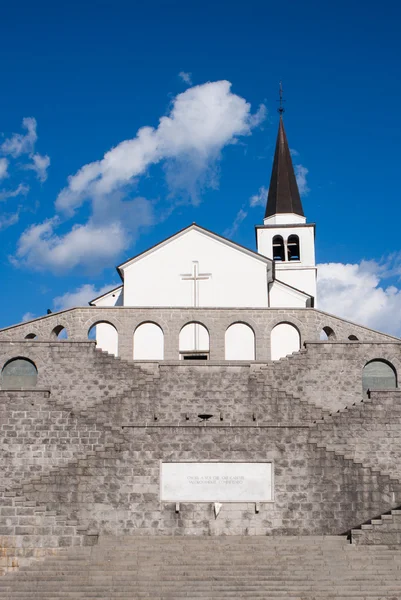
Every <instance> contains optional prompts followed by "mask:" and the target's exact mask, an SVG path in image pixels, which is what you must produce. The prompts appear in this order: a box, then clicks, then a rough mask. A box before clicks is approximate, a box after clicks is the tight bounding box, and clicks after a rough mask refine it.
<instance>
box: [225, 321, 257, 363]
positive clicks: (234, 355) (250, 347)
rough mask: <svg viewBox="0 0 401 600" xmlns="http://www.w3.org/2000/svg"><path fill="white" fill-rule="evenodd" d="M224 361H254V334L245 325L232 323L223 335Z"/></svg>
mask: <svg viewBox="0 0 401 600" xmlns="http://www.w3.org/2000/svg"><path fill="white" fill-rule="evenodd" d="M225 358H226V360H255V334H254V332H253V329H251V327H249V325H247V324H246V323H233V324H232V325H230V327H229V328H228V329H227V331H226V335H225Z"/></svg>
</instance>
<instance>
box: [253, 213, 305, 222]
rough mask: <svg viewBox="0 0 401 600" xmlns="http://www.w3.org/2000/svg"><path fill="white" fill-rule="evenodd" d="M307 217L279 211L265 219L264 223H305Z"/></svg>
mask: <svg viewBox="0 0 401 600" xmlns="http://www.w3.org/2000/svg"><path fill="white" fill-rule="evenodd" d="M305 222H306V217H302V216H301V215H296V214H295V213H277V214H275V215H272V216H271V217H266V219H263V224H264V225H290V224H293V223H305Z"/></svg>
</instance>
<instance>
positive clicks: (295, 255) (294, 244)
mask: <svg viewBox="0 0 401 600" xmlns="http://www.w3.org/2000/svg"><path fill="white" fill-rule="evenodd" d="M287 253H288V260H301V255H300V252H299V237H298V236H297V235H290V236H289V238H288V240H287Z"/></svg>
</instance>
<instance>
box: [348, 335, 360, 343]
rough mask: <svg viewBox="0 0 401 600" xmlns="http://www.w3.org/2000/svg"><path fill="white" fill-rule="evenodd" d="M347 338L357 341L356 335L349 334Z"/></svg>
mask: <svg viewBox="0 0 401 600" xmlns="http://www.w3.org/2000/svg"><path fill="white" fill-rule="evenodd" d="M348 339H349V340H350V342H358V341H359V340H358V338H357V337H356V335H349V336H348Z"/></svg>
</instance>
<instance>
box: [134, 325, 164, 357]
mask: <svg viewBox="0 0 401 600" xmlns="http://www.w3.org/2000/svg"><path fill="white" fill-rule="evenodd" d="M163 358H164V333H163V329H162V328H161V327H160V326H159V325H156V323H150V322H149V323H142V324H141V325H139V326H138V327H137V328H136V329H135V332H134V360H163Z"/></svg>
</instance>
